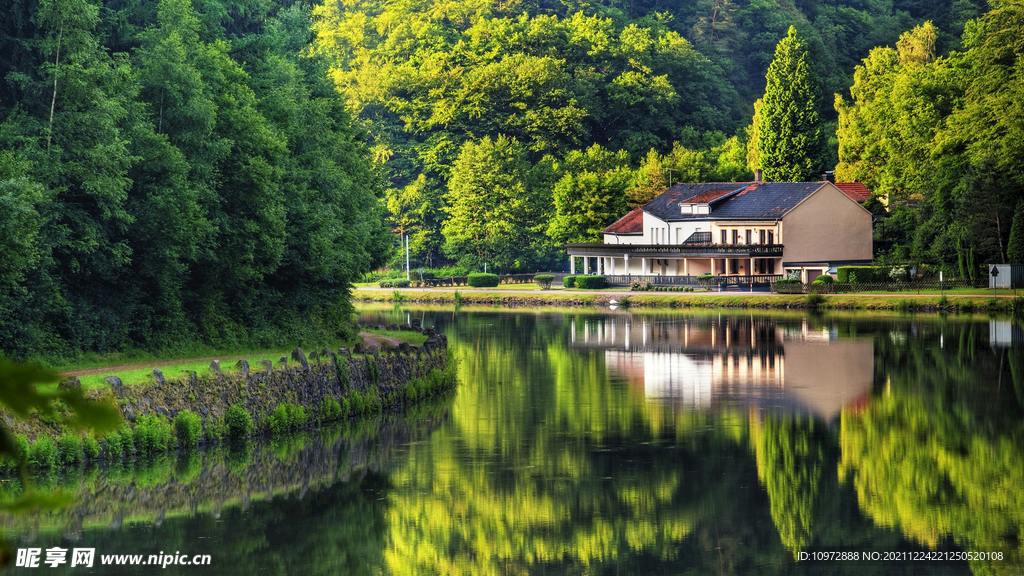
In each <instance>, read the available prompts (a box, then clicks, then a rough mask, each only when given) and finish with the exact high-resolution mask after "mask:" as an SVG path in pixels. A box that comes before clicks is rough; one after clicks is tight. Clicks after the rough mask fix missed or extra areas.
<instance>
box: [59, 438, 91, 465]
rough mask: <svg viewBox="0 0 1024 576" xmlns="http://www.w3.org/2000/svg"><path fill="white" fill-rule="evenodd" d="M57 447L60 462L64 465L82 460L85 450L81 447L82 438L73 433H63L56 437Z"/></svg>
mask: <svg viewBox="0 0 1024 576" xmlns="http://www.w3.org/2000/svg"><path fill="white" fill-rule="evenodd" d="M57 448H58V449H59V450H60V460H59V461H60V463H61V464H64V465H69V464H76V463H78V462H81V461H82V458H83V457H84V456H85V451H84V450H83V448H82V440H81V438H79V437H78V436H76V435H74V434H64V435H63V436H61V437H60V438H58V439H57Z"/></svg>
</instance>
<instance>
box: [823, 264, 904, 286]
mask: <svg viewBox="0 0 1024 576" xmlns="http://www.w3.org/2000/svg"><path fill="white" fill-rule="evenodd" d="M891 271H892V269H891V268H888V267H885V266H840V267H838V268H836V280H837V281H838V282H842V283H846V282H860V283H862V284H872V283H885V282H890V281H892V280H893V279H892V278H890V277H889V274H890V272H891Z"/></svg>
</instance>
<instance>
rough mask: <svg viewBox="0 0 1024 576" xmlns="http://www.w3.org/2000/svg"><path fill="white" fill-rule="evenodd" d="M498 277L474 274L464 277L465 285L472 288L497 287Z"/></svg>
mask: <svg viewBox="0 0 1024 576" xmlns="http://www.w3.org/2000/svg"><path fill="white" fill-rule="evenodd" d="M498 280H499V279H498V275H497V274H489V273H483V272H476V273H473V274H470V275H469V276H467V277H466V284H469V285H470V286H472V287H474V288H492V287H494V286H497V285H498Z"/></svg>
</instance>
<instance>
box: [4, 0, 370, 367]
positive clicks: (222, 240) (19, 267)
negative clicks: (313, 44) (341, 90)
mask: <svg viewBox="0 0 1024 576" xmlns="http://www.w3.org/2000/svg"><path fill="white" fill-rule="evenodd" d="M14 12H15V13H16V19H17V21H18V22H19V24H14V23H13V22H14V21H13V20H12V21H11V22H10V23H8V24H3V25H0V28H2V29H3V33H2V34H0V38H3V40H0V44H2V52H3V53H4V54H13V53H14V52H16V53H17V54H18V56H17V58H16V60H5V61H4V63H3V64H0V78H2V79H0V93H2V94H3V97H0V118H2V119H3V120H2V121H0V209H2V210H3V212H4V214H5V215H6V216H5V218H4V219H3V222H2V223H0V254H3V255H2V256H0V350H3V351H4V352H5V353H7V354H9V355H14V356H18V357H26V356H32V355H41V356H47V357H50V358H52V359H54V360H65V359H67V358H68V357H73V356H76V355H78V354H81V353H84V352H109V351H115V350H120V349H124V348H128V347H137V348H143V349H149V350H161V349H167V348H179V349H180V348H182V347H183V346H187V345H183V344H182V342H186V341H188V340H191V339H196V338H198V339H199V340H200V341H202V342H204V343H206V344H213V345H218V346H225V345H235V344H239V343H256V342H262V343H264V344H265V343H267V342H276V341H279V340H280V339H281V337H294V336H296V335H298V336H303V335H313V336H316V337H329V338H337V337H339V336H346V335H348V333H349V332H350V331H351V323H350V321H349V317H350V314H349V313H350V310H351V308H350V306H349V304H348V288H347V286H348V282H349V281H350V280H351V279H354V278H357V277H358V276H359V275H361V274H362V273H364V272H366V271H368V270H370V269H372V268H374V267H376V266H378V265H380V264H381V263H383V261H384V260H385V258H386V255H387V252H388V251H389V250H390V240H389V238H388V236H387V231H386V229H385V227H384V225H383V219H382V217H381V213H382V207H381V205H380V203H379V202H378V198H377V194H378V192H379V191H380V189H381V187H380V180H379V174H378V172H377V170H376V169H375V168H374V166H373V160H372V158H371V154H370V150H369V147H368V146H367V145H366V144H365V143H363V142H362V135H361V134H360V133H359V131H358V130H357V129H356V128H355V127H354V125H353V120H352V118H351V117H350V115H349V111H348V108H347V104H346V102H345V99H344V97H343V96H342V95H340V94H338V93H337V91H336V90H335V87H334V86H333V84H332V83H331V81H330V80H329V79H328V78H327V77H326V74H325V71H326V68H325V66H324V63H323V62H322V61H321V60H320V59H318V58H315V57H310V56H309V54H308V49H307V48H308V44H309V40H310V39H309V32H308V26H309V24H310V23H309V18H308V13H307V11H306V10H303V9H301V8H300V7H298V6H296V7H290V6H289V7H287V8H286V7H284V6H283V5H281V4H279V3H277V2H266V3H262V4H260V5H259V6H252V7H250V8H247V9H246V10H241V11H236V10H234V9H232V8H227V7H224V6H221V5H220V4H217V3H214V4H209V3H196V5H195V6H193V5H192V3H190V2H188V1H187V0H162V1H160V2H153V3H145V4H139V3H135V4H126V5H118V6H113V7H108V6H105V5H102V6H101V3H98V2H93V1H86V0H56V1H53V2H39V3H28V4H24V3H22V4H19V5H18V7H16V8H15V9H14ZM229 13H230V14H231V15H230V16H229ZM12 17H13V16H12ZM233 21H237V26H236V23H235V22H233ZM228 30H232V31H233V32H231V33H229V32H228ZM236 33H237V34H236ZM29 47H31V48H29ZM229 47H231V49H230V50H231V51H230V52H229ZM12 50H13V51H14V52H11V51H12ZM286 223H287V226H286ZM112 286H117V289H112V288H111V287H112ZM257 309H258V310H259V312H258V313H257V312H256V310H257ZM186 335H188V336H187V337H186Z"/></svg>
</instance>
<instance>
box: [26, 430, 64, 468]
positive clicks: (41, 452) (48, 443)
mask: <svg viewBox="0 0 1024 576" xmlns="http://www.w3.org/2000/svg"><path fill="white" fill-rule="evenodd" d="M28 463H29V465H30V466H35V467H37V468H52V467H53V465H54V464H56V463H57V448H56V447H55V446H54V445H53V440H51V439H50V437H49V436H40V437H39V438H36V441H35V443H34V444H32V447H31V448H29V449H28Z"/></svg>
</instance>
